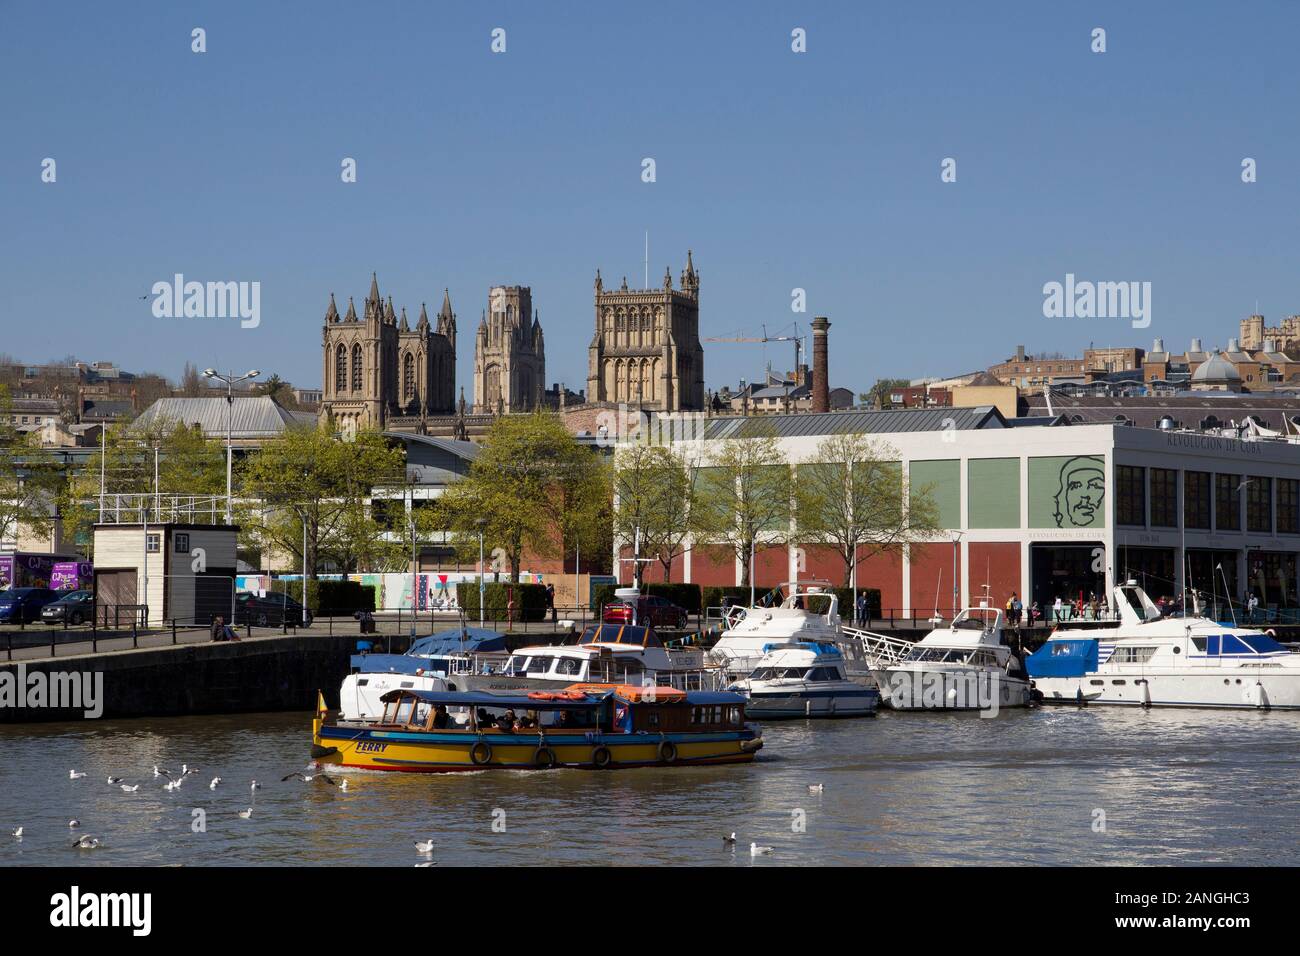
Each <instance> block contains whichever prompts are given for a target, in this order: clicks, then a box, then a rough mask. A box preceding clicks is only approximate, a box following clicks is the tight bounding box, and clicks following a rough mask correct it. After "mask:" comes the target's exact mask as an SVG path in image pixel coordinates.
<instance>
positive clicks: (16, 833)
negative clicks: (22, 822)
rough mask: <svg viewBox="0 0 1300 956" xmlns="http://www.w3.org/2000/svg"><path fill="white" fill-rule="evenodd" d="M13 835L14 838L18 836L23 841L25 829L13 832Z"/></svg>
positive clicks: (20, 828)
mask: <svg viewBox="0 0 1300 956" xmlns="http://www.w3.org/2000/svg"><path fill="white" fill-rule="evenodd" d="M13 833H14V836H16V837H17V838H18V839H20V840H21V839H22V838H23V828H22V827H19V828H18V829H17V830H15V831H13Z"/></svg>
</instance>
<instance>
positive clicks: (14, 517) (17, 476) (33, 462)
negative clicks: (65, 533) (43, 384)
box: [0, 385, 63, 541]
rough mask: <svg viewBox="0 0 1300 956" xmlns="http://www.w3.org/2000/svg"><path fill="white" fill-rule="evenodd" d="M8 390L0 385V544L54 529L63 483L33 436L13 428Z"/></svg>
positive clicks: (46, 533) (49, 458)
mask: <svg viewBox="0 0 1300 956" xmlns="http://www.w3.org/2000/svg"><path fill="white" fill-rule="evenodd" d="M12 416H13V403H12V401H11V399H10V397H9V389H8V388H7V387H5V386H4V385H0V541H4V540H10V539H13V540H15V541H16V540H17V538H18V534H19V530H20V529H26V530H27V531H28V532H29V533H31V534H33V535H37V536H41V537H44V536H47V535H49V533H50V532H51V531H52V530H53V527H54V521H55V515H56V512H57V506H58V502H59V492H60V489H61V487H62V484H63V478H62V474H61V472H60V470H59V468H58V465H57V463H56V462H55V461H54V458H53V456H52V455H50V453H49V452H48V451H46V450H45V449H43V448H41V446H40V444H39V442H38V441H37V440H36V439H35V437H34V433H33V434H32V435H25V434H22V433H21V432H19V431H18V430H17V429H16V428H14V426H13V424H12V422H11V421H10V419H11V418H12Z"/></svg>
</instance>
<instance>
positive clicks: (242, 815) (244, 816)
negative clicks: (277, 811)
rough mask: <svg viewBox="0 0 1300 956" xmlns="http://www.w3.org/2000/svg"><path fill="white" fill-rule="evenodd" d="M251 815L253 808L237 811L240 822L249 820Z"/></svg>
mask: <svg viewBox="0 0 1300 956" xmlns="http://www.w3.org/2000/svg"><path fill="white" fill-rule="evenodd" d="M252 815H253V808H252V807H249V808H248V809H247V810H240V811H239V818H240V819H241V820H247V819H249V818H250V817H252Z"/></svg>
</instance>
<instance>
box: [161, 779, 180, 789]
mask: <svg viewBox="0 0 1300 956" xmlns="http://www.w3.org/2000/svg"><path fill="white" fill-rule="evenodd" d="M180 788H181V781H179V780H168V781H167V782H166V783H165V784H163V789H164V790H179V789H180Z"/></svg>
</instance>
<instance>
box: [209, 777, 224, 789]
mask: <svg viewBox="0 0 1300 956" xmlns="http://www.w3.org/2000/svg"><path fill="white" fill-rule="evenodd" d="M220 782H221V778H220V777H213V778H212V782H211V783H210V784H208V789H209V790H215V789H217V784H219V783H220Z"/></svg>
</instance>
